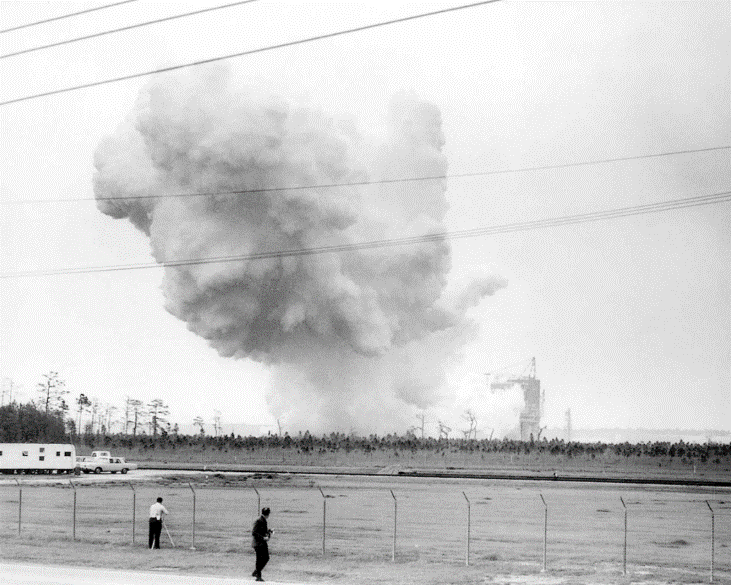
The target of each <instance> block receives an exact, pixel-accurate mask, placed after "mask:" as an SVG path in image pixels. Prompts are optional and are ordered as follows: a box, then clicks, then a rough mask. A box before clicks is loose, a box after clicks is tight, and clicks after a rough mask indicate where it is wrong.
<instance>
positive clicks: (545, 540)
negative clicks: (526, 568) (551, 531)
mask: <svg viewBox="0 0 731 585" xmlns="http://www.w3.org/2000/svg"><path fill="white" fill-rule="evenodd" d="M539 495H540V496H541V500H542V501H543V509H544V511H543V568H542V569H541V573H545V572H546V556H547V555H546V552H547V547H548V544H547V543H548V504H546V500H544V499H543V494H539Z"/></svg>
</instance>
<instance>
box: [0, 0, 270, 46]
mask: <svg viewBox="0 0 731 585" xmlns="http://www.w3.org/2000/svg"><path fill="white" fill-rule="evenodd" d="M256 1H257V0H243V1H242V2H232V3H231V4H223V5H221V6H213V7H210V8H203V9H202V10H195V11H194V12H186V13H184V14H175V15H174V16H166V17H165V18H158V19H156V20H148V21H146V22H140V23H138V24H132V25H130V26H123V27H122V28H115V29H114V30H106V31H102V32H98V33H94V34H91V35H86V36H83V37H77V38H74V39H67V40H65V41H59V42H57V43H50V44H48V45H42V46H39V47H33V48H31V49H24V50H22V51H16V52H15V53H7V54H5V55H0V59H7V58H8V57H17V56H18V55H24V54H26V53H33V52H34V51H42V50H44V49H50V48H52V47H60V46H62V45H70V44H71V43H76V42H79V41H87V40H89V39H95V38H97V37H103V36H105V35H111V34H115V33H118V32H124V31H128V30H132V29H135V28H142V27H143V26H149V25H151V24H159V23H161V22H168V21H170V20H177V19H179V18H185V17H186V16H195V15H197V14H203V13H205V12H213V11H214V10H222V9H224V8H232V7H234V6H240V5H242V4H250V3H251V2H256Z"/></svg>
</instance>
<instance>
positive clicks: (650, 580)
mask: <svg viewBox="0 0 731 585" xmlns="http://www.w3.org/2000/svg"><path fill="white" fill-rule="evenodd" d="M71 479H72V481H73V482H74V484H75V486H76V528H75V530H76V540H74V539H73V530H74V527H73V501H74V490H73V489H72V487H71V486H70V485H69V483H68V478H63V477H46V478H37V479H36V478H33V479H32V480H25V479H22V480H21V483H22V487H21V488H19V487H18V486H17V485H16V484H15V482H14V481H12V480H10V481H8V480H3V482H2V484H1V485H0V508H1V513H0V549H1V552H0V558H2V560H3V561H4V562H5V563H22V564H28V563H31V564H32V563H38V564H42V565H63V566H67V567H82V568H83V567H86V568H92V569H93V568H99V569H122V570H133V571H143V572H150V571H154V572H155V573H161V574H171V575H181V576H199V577H201V578H203V579H204V577H202V576H204V575H210V576H218V577H231V578H240V579H241V580H243V581H250V580H252V578H251V576H250V575H251V570H252V569H253V552H252V550H251V548H250V546H249V540H250V537H249V531H250V528H251V523H252V521H253V519H254V517H255V515H256V510H257V508H258V507H259V506H264V505H266V506H269V507H271V509H272V516H271V518H270V526H271V527H272V528H273V529H274V530H275V533H274V536H273V538H272V541H271V543H270V548H271V552H272V560H271V561H270V564H269V566H268V567H267V569H266V571H265V578H266V577H269V578H270V579H269V580H271V582H280V583H332V584H341V585H365V584H386V583H388V584H396V585H406V584H413V583H423V584H425V585H431V584H434V585H436V584H437V583H438V584H440V585H442V584H447V585H452V584H454V585H456V584H471V583H474V584H477V583H480V584H483V583H489V584H507V583H511V584H513V583H520V584H527V585H531V584H535V585H553V584H557V585H558V584H566V585H574V584H599V583H605V584H624V583H647V584H657V585H659V584H669V583H701V582H706V583H707V582H708V581H709V577H710V561H711V514H710V510H709V509H708V507H707V505H706V503H705V502H706V500H708V501H709V502H710V503H711V505H712V507H713V508H714V520H715V522H714V529H715V541H714V543H713V544H714V547H715V551H714V552H715V557H714V558H715V567H714V582H721V583H723V582H726V583H731V555H730V554H729V552H730V551H731V489H728V488H691V487H678V486H675V487H662V486H621V485H618V484H582V483H577V484H562V483H560V482H559V483H557V482H533V481H485V480H469V479H423V478H412V477H399V476H382V477H346V476H317V475H312V476H299V475H298V476H293V475H290V474H235V473H233V474H228V473H166V474H164V473H161V472H158V471H138V472H135V473H133V474H129V475H127V476H124V477H122V476H119V475H116V476H110V475H104V476H82V477H81V478H78V481H77V478H71ZM121 482H131V484H132V486H133V487H134V490H133V489H132V487H130V485H129V484H126V483H121ZM189 484H190V485H189ZM318 488H321V489H322V493H321V492H320V489H318ZM21 489H22V507H21V512H22V517H21V531H20V535H19V534H18V511H19V500H20V491H21ZM392 492H393V495H392ZM323 494H324V497H323ZM158 495H161V496H163V497H164V499H165V500H164V503H165V505H166V506H167V507H168V509H169V510H170V512H171V515H170V517H169V518H168V519H167V521H166V524H167V527H168V529H169V531H170V535H171V537H172V539H173V540H174V542H175V545H176V546H175V547H174V548H173V547H172V546H171V544H170V540H169V539H168V538H167V535H166V534H165V532H163V538H164V539H165V542H164V543H163V546H164V547H165V548H164V549H163V550H161V551H153V552H151V551H149V550H147V548H146V539H147V534H146V530H147V528H146V523H147V518H146V517H147V508H148V507H149V505H150V504H151V503H152V502H153V501H154V499H155V498H156V497H157V496H158ZM540 495H543V498H544V499H545V501H546V505H547V507H548V516H547V523H546V524H545V525H544V521H545V519H546V516H545V510H546V509H545V508H544V505H543V501H542V500H541V498H540ZM194 496H195V526H194V525H193V501H194ZM394 496H395V498H394ZM620 496H621V497H622V499H623V500H624V502H625V504H626V505H627V510H628V531H627V541H628V547H627V573H628V574H627V576H624V575H623V572H622V569H623V550H624V548H623V544H624V508H623V506H622V502H621V501H620ZM468 501H469V502H468ZM133 503H134V508H133ZM468 506H469V516H468ZM133 512H134V533H133ZM323 516H324V523H325V541H324V545H325V553H324V554H323ZM394 519H395V520H396V544H395V560H394V559H393V555H394ZM468 520H469V544H470V551H469V555H470V556H469V561H470V564H469V566H466V562H465V561H466V556H467V541H468V538H467V524H468ZM546 527H547V532H546V535H547V538H546V569H547V570H546V572H541V569H542V567H543V538H544V529H545V528H546ZM193 528H195V534H194V533H193ZM133 534H134V541H135V542H134V544H133V543H132V540H133ZM193 546H195V550H192V549H191V547H193ZM200 582H203V581H200Z"/></svg>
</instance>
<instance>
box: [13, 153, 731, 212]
mask: <svg viewBox="0 0 731 585" xmlns="http://www.w3.org/2000/svg"><path fill="white" fill-rule="evenodd" d="M728 149H731V145H729V146H711V147H709V148H696V149H691V150H675V151H672V152H660V153H655V154H640V155H636V156H622V157H617V158H605V159H599V160H589V161H582V162H573V163H558V164H552V165H542V166H535V167H522V168H517V169H498V170H494V171H476V172H472V173H452V174H445V175H427V176H423V177H406V178H396V179H378V180H374V181H353V182H349V183H320V184H316V185H297V186H293V187H268V188H265V189H240V190H232V191H205V192H198V193H167V194H160V195H155V194H153V195H131V196H124V195H120V196H118V197H74V198H68V199H22V200H21V199H18V200H11V201H0V203H2V204H3V205H25V204H30V203H74V202H77V201H117V200H137V199H167V198H188V197H213V196H217V195H249V194H255V193H276V192H279V191H301V190H305V189H334V188H337V187H363V186H368V185H389V184H398V183H412V182H419V181H436V180H444V179H463V178H469V177H485V176H490V175H505V174H514V173H525V172H536V171H545V170H552V169H566V168H571V167H582V166H589V165H599V164H609V163H614V162H622V161H629V160H642V159H649V158H659V157H664V156H675V155H680V154H694V153H699V152H712V151H715V150H728Z"/></svg>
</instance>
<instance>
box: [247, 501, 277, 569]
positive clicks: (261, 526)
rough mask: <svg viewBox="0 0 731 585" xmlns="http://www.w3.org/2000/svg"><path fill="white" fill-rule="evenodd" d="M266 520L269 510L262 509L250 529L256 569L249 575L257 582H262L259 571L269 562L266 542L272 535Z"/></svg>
mask: <svg viewBox="0 0 731 585" xmlns="http://www.w3.org/2000/svg"><path fill="white" fill-rule="evenodd" d="M267 518H269V508H262V511H261V516H259V518H257V520H256V522H254V528H252V529H251V546H252V547H254V551H256V568H255V569H254V572H253V573H252V574H251V576H252V577H256V580H257V581H263V580H264V579H262V578H261V571H262V569H263V568H264V567H265V566H266V564H267V562H268V561H269V545H268V544H267V541H268V540H269V537H270V536H271V535H272V531H271V530H269V527H268V526H267Z"/></svg>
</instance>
